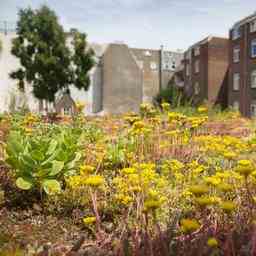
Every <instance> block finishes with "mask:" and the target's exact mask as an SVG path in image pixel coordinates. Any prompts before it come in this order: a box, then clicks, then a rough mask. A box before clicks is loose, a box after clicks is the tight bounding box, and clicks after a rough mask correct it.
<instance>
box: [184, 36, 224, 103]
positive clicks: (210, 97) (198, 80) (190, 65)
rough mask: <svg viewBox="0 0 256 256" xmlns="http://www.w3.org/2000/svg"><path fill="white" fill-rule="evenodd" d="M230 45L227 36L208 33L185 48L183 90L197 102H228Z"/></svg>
mask: <svg viewBox="0 0 256 256" xmlns="http://www.w3.org/2000/svg"><path fill="white" fill-rule="evenodd" d="M228 47H229V41H228V39H226V38H220V37H207V38H205V39H204V40H202V41H200V42H198V43H196V44H194V45H193V46H191V47H189V49H188V50H187V51H186V52H185V54H184V60H183V63H182V64H183V68H184V69H183V76H184V90H185V93H186V94H187V95H188V96H189V97H191V99H192V101H193V103H194V104H200V103H202V102H204V101H207V102H208V103H210V104H213V105H214V104H220V105H222V106H223V107H225V106H226V105H227V100H228V97H227V87H228V62H229V54H228V53H229V51H228Z"/></svg>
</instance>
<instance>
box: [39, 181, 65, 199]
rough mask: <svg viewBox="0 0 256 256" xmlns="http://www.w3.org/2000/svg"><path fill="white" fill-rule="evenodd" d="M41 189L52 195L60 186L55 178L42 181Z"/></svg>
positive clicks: (59, 189)
mask: <svg viewBox="0 0 256 256" xmlns="http://www.w3.org/2000/svg"><path fill="white" fill-rule="evenodd" d="M43 189H44V191H45V193H46V194H48V195H53V194H57V193H59V192H60V191H61V186H60V183H59V182H58V181H57V180H45V181H44V182H43Z"/></svg>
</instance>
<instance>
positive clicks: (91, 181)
mask: <svg viewBox="0 0 256 256" xmlns="http://www.w3.org/2000/svg"><path fill="white" fill-rule="evenodd" d="M84 183H85V185H88V186H91V187H99V186H101V185H103V183H104V178H103V177H102V176H100V175H91V176H89V177H88V178H87V179H86V180H85V181H84Z"/></svg>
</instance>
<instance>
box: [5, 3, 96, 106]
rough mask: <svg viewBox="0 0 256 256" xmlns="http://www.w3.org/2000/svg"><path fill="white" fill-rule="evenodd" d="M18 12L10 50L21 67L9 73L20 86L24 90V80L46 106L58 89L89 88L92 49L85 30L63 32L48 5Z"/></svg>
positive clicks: (52, 99)
mask: <svg viewBox="0 0 256 256" xmlns="http://www.w3.org/2000/svg"><path fill="white" fill-rule="evenodd" d="M18 16H19V19H18V23H17V37H16V38H15V39H14V40H13V46H12V54H13V55H15V56H16V57H17V58H19V60H20V63H21V67H20V68H19V69H18V70H16V71H14V72H12V73H11V74H10V76H11V78H13V79H16V80H18V85H19V88H20V89H21V90H25V82H27V83H28V84H30V85H31V86H32V92H33V94H34V96H35V97H36V98H37V99H39V100H44V101H45V102H46V103H47V104H46V106H47V105H48V102H53V103H54V102H55V97H56V93H57V92H63V93H65V92H69V88H70V86H71V85H74V86H75V87H77V88H78V89H84V90H88V87H89V84H90V78H89V75H88V72H89V71H90V69H91V68H92V67H93V65H94V52H93V50H92V49H90V48H89V47H88V44H87V37H86V34H84V33H80V32H79V31H78V30H72V31H71V32H70V33H65V32H64V29H63V27H62V26H61V25H60V24H59V21H58V18H57V16H56V14H55V13H54V12H53V11H52V10H50V9H49V8H48V7H47V6H42V7H41V8H39V9H37V10H33V9H31V8H26V9H21V10H20V11H19V13H18ZM68 38H71V46H68Z"/></svg>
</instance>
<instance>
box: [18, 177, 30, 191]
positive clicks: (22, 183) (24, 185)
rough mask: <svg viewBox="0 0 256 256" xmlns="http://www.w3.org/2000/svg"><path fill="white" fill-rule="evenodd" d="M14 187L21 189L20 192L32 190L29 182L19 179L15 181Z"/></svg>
mask: <svg viewBox="0 0 256 256" xmlns="http://www.w3.org/2000/svg"><path fill="white" fill-rule="evenodd" d="M16 185H17V187H18V188H20V189H22V190H29V189H31V188H32V186H33V184H32V183H31V181H30V180H28V179H25V178H22V177H19V178H18V179H17V180H16Z"/></svg>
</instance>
